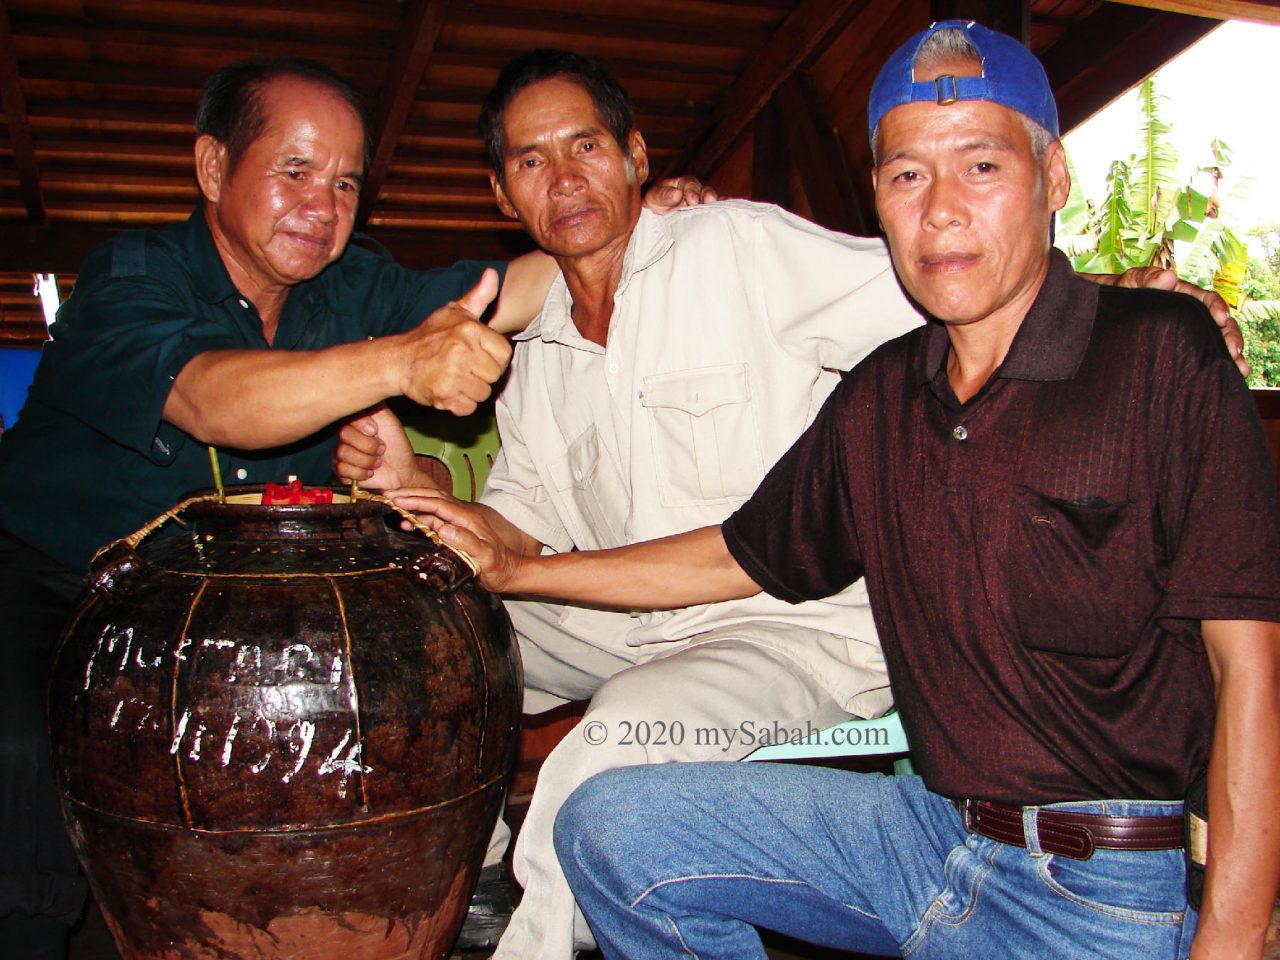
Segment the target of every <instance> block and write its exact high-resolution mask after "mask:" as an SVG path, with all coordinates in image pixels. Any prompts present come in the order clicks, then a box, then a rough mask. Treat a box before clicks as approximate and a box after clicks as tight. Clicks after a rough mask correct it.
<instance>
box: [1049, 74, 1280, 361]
mask: <svg viewBox="0 0 1280 960" xmlns="http://www.w3.org/2000/svg"><path fill="white" fill-rule="evenodd" d="M1165 100H1166V98H1165V97H1163V96H1161V95H1160V94H1159V93H1158V92H1157V90H1156V85H1155V81H1154V79H1148V80H1146V81H1145V82H1143V83H1142V85H1141V86H1140V87H1139V89H1138V103H1139V107H1140V109H1141V115H1142V124H1141V128H1140V130H1139V136H1138V149H1137V151H1136V152H1134V153H1133V154H1131V155H1130V156H1129V157H1128V159H1126V160H1115V161H1113V162H1112V164H1111V170H1110V171H1109V173H1108V174H1107V185H1106V193H1105V195H1104V196H1103V197H1102V199H1101V200H1100V201H1098V202H1096V203H1094V202H1092V201H1090V200H1088V199H1086V198H1085V196H1084V194H1083V192H1082V191H1081V190H1080V188H1079V185H1078V183H1077V178H1076V176H1075V171H1074V170H1072V171H1071V180H1072V186H1071V196H1070V197H1069V198H1068V200H1067V204H1066V206H1065V207H1064V208H1063V209H1062V211H1061V212H1060V213H1059V215H1058V235H1057V245H1058V247H1060V248H1061V249H1062V250H1063V251H1064V252H1065V253H1066V254H1067V255H1068V256H1069V257H1071V259H1072V262H1073V264H1074V265H1075V268H1076V269H1077V270H1080V271H1083V272H1086V273H1123V272H1124V271H1125V270H1127V269H1129V268H1130V267H1148V266H1158V267H1166V268H1169V269H1172V270H1175V271H1177V273H1178V276H1180V277H1181V278H1182V279H1184V280H1186V281H1188V282H1190V283H1194V284H1196V285H1197V286H1201V287H1209V286H1212V287H1213V289H1214V290H1216V291H1217V292H1218V293H1219V294H1220V295H1221V296H1222V298H1223V299H1224V300H1226V301H1227V304H1228V305H1229V306H1230V307H1231V309H1232V311H1233V313H1234V314H1235V316H1236V320H1237V322H1238V323H1239V324H1240V327H1241V330H1242V331H1243V332H1244V335H1245V357H1246V359H1248V360H1249V363H1250V364H1251V365H1252V367H1253V374H1252V375H1251V376H1250V378H1249V383H1250V386H1280V227H1277V226H1275V225H1271V226H1267V227H1259V228H1255V229H1253V230H1250V231H1249V234H1250V235H1251V236H1253V237H1255V238H1256V240H1255V246H1257V245H1260V246H1261V248H1262V250H1263V256H1262V257H1261V258H1259V257H1252V256H1250V248H1249V245H1248V244H1246V243H1245V242H1244V241H1243V240H1242V239H1241V238H1240V237H1239V236H1238V235H1237V234H1236V233H1235V232H1234V231H1233V230H1232V229H1231V228H1230V227H1229V226H1227V224H1226V222H1225V221H1224V220H1223V219H1222V217H1221V211H1222V210H1223V209H1224V208H1226V209H1231V210H1241V209H1245V208H1246V206H1247V203H1248V196H1249V193H1250V191H1251V190H1252V188H1253V182H1252V180H1251V179H1250V178H1247V177H1239V178H1236V180H1235V182H1234V183H1233V184H1232V187H1231V190H1230V192H1229V193H1228V194H1227V196H1226V197H1225V198H1224V197H1222V196H1221V188H1222V184H1223V180H1224V179H1225V172H1226V170H1227V168H1228V167H1229V166H1230V165H1231V150H1230V148H1229V147H1228V146H1227V145H1226V144H1225V143H1223V142H1222V141H1221V140H1214V141H1213V142H1212V143H1211V144H1210V146H1209V150H1210V155H1211V160H1210V162H1209V163H1207V164H1205V165H1204V166H1202V167H1200V168H1199V169H1198V170H1197V171H1196V174H1197V176H1198V177H1199V178H1200V179H1204V178H1206V177H1207V178H1208V180H1209V183H1210V189H1209V192H1208V193H1204V192H1202V191H1200V190H1197V189H1196V188H1195V186H1193V185H1192V184H1191V183H1187V184H1185V185H1183V186H1179V185H1178V182H1177V180H1176V177H1175V173H1176V170H1177V166H1178V153H1177V150H1176V149H1175V148H1174V146H1173V143H1172V141H1171V140H1170V139H1169V133H1170V131H1171V129H1172V128H1171V126H1170V125H1169V124H1168V123H1166V122H1165V121H1164V120H1163V118H1162V117H1161V116H1160V113H1161V109H1162V107H1163V105H1164V103H1165ZM1175 243H1176V244H1181V245H1183V246H1181V247H1179V248H1178V249H1179V250H1181V251H1183V252H1182V256H1181V262H1179V261H1178V260H1177V259H1175V256H1174V253H1175V246H1174V245H1175Z"/></svg>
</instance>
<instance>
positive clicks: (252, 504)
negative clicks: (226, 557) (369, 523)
mask: <svg viewBox="0 0 1280 960" xmlns="http://www.w3.org/2000/svg"><path fill="white" fill-rule="evenodd" d="M308 489H322V490H329V491H331V492H332V494H333V502H332V503H263V502H262V494H263V492H264V491H265V490H266V485H265V484H244V485H239V486H232V487H225V488H224V489H223V493H224V496H223V498H222V499H221V500H219V499H218V495H217V491H216V490H202V491H200V492H199V493H198V494H197V496H201V497H207V499H205V500H202V501H200V502H198V503H193V504H191V506H190V507H189V508H188V511H187V512H188V513H189V514H190V515H191V516H193V517H210V518H211V517H243V518H246V519H247V518H250V517H253V518H263V519H265V518H276V519H284V518H295V519H305V518H309V517H313V518H316V519H322V518H332V519H336V518H338V517H353V516H361V517H363V516H374V515H380V514H385V513H390V512H391V509H390V507H388V506H387V505H386V504H385V503H380V502H378V501H377V500H370V499H364V498H361V499H357V500H352V499H351V487H350V486H336V485H319V484H317V485H316V486H315V487H309V488H308Z"/></svg>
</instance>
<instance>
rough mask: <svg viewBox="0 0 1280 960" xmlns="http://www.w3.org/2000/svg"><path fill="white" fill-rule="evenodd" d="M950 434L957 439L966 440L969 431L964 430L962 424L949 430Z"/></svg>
mask: <svg viewBox="0 0 1280 960" xmlns="http://www.w3.org/2000/svg"><path fill="white" fill-rule="evenodd" d="M951 436H952V437H954V438H955V439H957V440H968V439H969V431H968V430H966V429H965V428H964V427H963V426H959V427H956V428H955V429H954V430H952V431H951Z"/></svg>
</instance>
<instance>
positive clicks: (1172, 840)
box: [955, 800, 1185, 860]
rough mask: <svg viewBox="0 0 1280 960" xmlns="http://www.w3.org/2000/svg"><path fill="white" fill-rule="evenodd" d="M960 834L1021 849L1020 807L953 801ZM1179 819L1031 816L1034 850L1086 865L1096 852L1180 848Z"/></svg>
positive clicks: (1051, 813) (1068, 814)
mask: <svg viewBox="0 0 1280 960" xmlns="http://www.w3.org/2000/svg"><path fill="white" fill-rule="evenodd" d="M955 804H956V809H958V810H959V811H960V813H961V815H962V816H963V817H964V826H965V829H966V830H968V831H969V832H970V833H977V834H981V835H982V836H984V837H989V838H990V839H992V840H999V841H1000V842H1001V843H1010V844H1013V845H1014V846H1015V847H1025V846H1026V845H1027V838H1026V835H1025V834H1024V833H1023V829H1022V811H1023V808H1022V807H1014V806H1010V805H1009V804H1005V803H992V802H991V801H989V800H957V801H955ZM1184 831H1185V828H1184V825H1183V820H1182V817H1181V816H1154V817H1112V816H1108V815H1107V814H1104V813H1073V812H1071V811H1067V810H1045V809H1040V810H1038V811H1037V812H1036V832H1037V833H1038V834H1039V837H1040V849H1041V850H1043V851H1044V852H1045V853H1054V854H1058V855H1060V856H1064V857H1072V858H1073V859H1076V860H1088V859H1089V858H1090V857H1091V856H1093V851H1094V850H1095V849H1097V848H1102V849H1105V850H1175V849H1178V848H1180V847H1182V846H1183V844H1184V843H1185V832H1184Z"/></svg>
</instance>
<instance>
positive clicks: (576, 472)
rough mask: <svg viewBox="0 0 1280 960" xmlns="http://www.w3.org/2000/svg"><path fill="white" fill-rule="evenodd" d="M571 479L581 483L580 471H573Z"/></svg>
mask: <svg viewBox="0 0 1280 960" xmlns="http://www.w3.org/2000/svg"><path fill="white" fill-rule="evenodd" d="M573 479H575V480H577V481H579V482H581V481H582V471H581V470H575V471H573Z"/></svg>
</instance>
